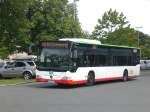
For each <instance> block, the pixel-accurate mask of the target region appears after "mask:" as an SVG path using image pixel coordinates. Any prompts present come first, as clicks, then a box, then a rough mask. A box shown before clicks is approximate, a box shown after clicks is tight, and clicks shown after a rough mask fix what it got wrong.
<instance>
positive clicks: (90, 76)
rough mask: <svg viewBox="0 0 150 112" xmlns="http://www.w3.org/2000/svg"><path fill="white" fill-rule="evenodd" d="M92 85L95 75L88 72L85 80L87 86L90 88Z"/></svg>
mask: <svg viewBox="0 0 150 112" xmlns="http://www.w3.org/2000/svg"><path fill="white" fill-rule="evenodd" d="M94 83H95V75H94V73H93V72H90V73H89V74H88V78H87V85H88V86H92V85H94Z"/></svg>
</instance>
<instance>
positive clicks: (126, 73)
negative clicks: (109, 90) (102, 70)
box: [123, 70, 128, 82]
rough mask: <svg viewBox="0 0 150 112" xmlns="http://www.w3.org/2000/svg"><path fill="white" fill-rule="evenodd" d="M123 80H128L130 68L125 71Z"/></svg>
mask: <svg viewBox="0 0 150 112" xmlns="http://www.w3.org/2000/svg"><path fill="white" fill-rule="evenodd" d="M123 81H124V82H126V81H128V70H124V72H123Z"/></svg>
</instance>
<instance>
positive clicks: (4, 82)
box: [0, 78, 34, 85]
mask: <svg viewBox="0 0 150 112" xmlns="http://www.w3.org/2000/svg"><path fill="white" fill-rule="evenodd" d="M31 82H34V80H24V79H21V78H11V79H0V85H15V84H22V83H31Z"/></svg>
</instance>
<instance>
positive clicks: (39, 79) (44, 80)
mask: <svg viewBox="0 0 150 112" xmlns="http://www.w3.org/2000/svg"><path fill="white" fill-rule="evenodd" d="M35 80H36V81H37V82H48V79H44V78H40V77H38V78H36V79H35Z"/></svg>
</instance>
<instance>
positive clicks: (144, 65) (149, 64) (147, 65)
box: [140, 60, 150, 69]
mask: <svg viewBox="0 0 150 112" xmlns="http://www.w3.org/2000/svg"><path fill="white" fill-rule="evenodd" d="M140 66H141V69H150V60H140Z"/></svg>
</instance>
